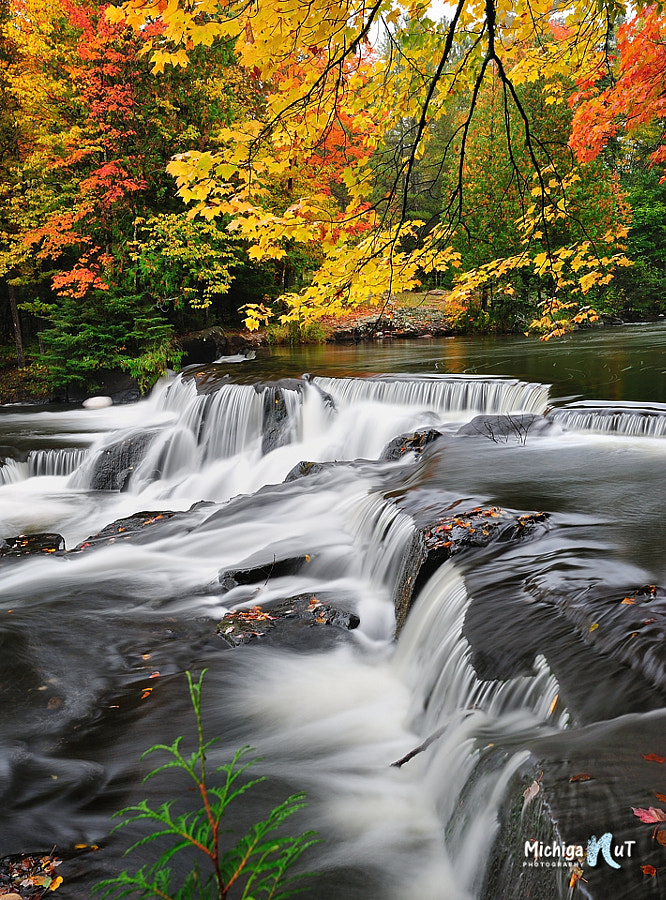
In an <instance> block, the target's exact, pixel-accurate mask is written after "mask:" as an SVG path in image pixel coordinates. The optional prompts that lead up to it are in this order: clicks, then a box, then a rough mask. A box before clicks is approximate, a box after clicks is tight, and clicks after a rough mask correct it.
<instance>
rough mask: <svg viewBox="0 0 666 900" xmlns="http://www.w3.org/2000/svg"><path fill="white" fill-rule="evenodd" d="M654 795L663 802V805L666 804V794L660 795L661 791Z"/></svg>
mask: <svg viewBox="0 0 666 900" xmlns="http://www.w3.org/2000/svg"><path fill="white" fill-rule="evenodd" d="M654 795H655V797H656V798H657V800H661V802H662V803H666V794H660V793H659V791H655V792H654Z"/></svg>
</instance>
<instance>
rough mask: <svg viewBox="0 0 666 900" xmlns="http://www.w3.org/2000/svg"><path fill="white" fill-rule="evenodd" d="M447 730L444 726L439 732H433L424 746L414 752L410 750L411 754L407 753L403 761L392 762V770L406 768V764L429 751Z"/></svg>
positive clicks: (416, 748)
mask: <svg viewBox="0 0 666 900" xmlns="http://www.w3.org/2000/svg"><path fill="white" fill-rule="evenodd" d="M446 729H447V726H446V725H442V727H441V728H438V729H437V731H433V733H432V734H431V735H430V737H428V738H426V739H425V741H424V742H423V743H422V744H419V746H418V747H415V748H414V749H413V750H410V751H409V753H407V754H406V755H405V756H403V757H402V758H401V759H397V760H396V761H395V762H392V763H391V768H396V769H400V768H401V767H402V766H404V764H405V763H408V762H409V761H410V759H414V757H415V756H418V754H419V753H423V751H424V750H427V749H428V747H429V746H430V745H431V744H433V743H434V742H435V741H436V740H437V739H438V738H441V736H442V735H443V734H444V732H445V731H446Z"/></svg>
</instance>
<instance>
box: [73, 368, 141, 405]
mask: <svg viewBox="0 0 666 900" xmlns="http://www.w3.org/2000/svg"><path fill="white" fill-rule="evenodd" d="M92 394H95V395H100V394H103V395H104V396H107V397H111V399H112V400H113V402H114V403H134V402H135V401H137V400H138V399H139V398H140V397H141V391H140V389H139V384H138V382H137V380H136V379H135V378H132V376H131V375H130V374H129V372H127V371H125V369H107V370H97V371H95V372H94V373H92V372H91V373H90V377H89V378H88V379H87V381H85V382H75V383H74V384H70V385H67V387H66V388H65V389H64V393H62V394H60V393H59V392H57V393H56V396H55V399H56V400H65V401H66V402H68V403H81V402H83V401H84V400H86V399H87V398H88V397H90V396H91V395H92Z"/></svg>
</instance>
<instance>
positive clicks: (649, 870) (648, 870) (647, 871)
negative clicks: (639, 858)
mask: <svg viewBox="0 0 666 900" xmlns="http://www.w3.org/2000/svg"><path fill="white" fill-rule="evenodd" d="M641 869H642V870H643V875H649V876H650V878H654V876H655V875H656V874H657V870H656V869H655V867H654V866H641Z"/></svg>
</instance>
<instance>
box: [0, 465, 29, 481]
mask: <svg viewBox="0 0 666 900" xmlns="http://www.w3.org/2000/svg"><path fill="white" fill-rule="evenodd" d="M27 475H28V466H27V463H23V462H18V460H16V459H11V458H10V459H3V460H2V464H1V465H0V485H3V484H15V483H16V482H17V481H23V479H24V478H27Z"/></svg>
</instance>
